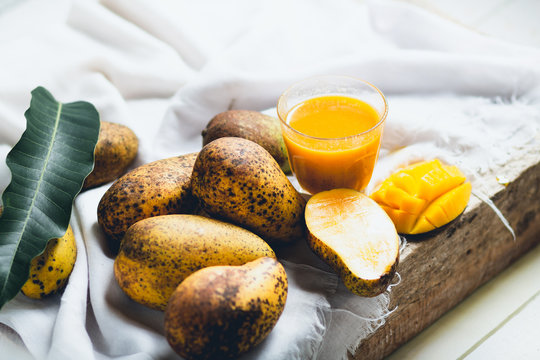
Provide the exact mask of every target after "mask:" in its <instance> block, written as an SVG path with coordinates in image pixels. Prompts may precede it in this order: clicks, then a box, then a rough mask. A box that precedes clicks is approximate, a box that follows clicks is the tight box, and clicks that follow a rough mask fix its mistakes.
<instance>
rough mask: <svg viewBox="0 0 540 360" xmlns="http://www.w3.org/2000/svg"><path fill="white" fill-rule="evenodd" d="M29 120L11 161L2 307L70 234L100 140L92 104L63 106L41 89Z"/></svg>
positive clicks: (1, 231) (1, 251) (2, 242)
mask: <svg viewBox="0 0 540 360" xmlns="http://www.w3.org/2000/svg"><path fill="white" fill-rule="evenodd" d="M24 115H25V117H26V130H25V132H24V133H23V135H22V137H21V138H20V140H19V142H17V144H15V146H14V147H13V149H11V151H10V152H9V154H8V155H7V158H6V163H7V165H8V167H9V169H10V170H11V182H10V184H9V185H8V187H7V188H6V190H5V191H4V193H3V194H2V202H3V206H4V209H3V214H2V216H1V217H0V308H2V306H3V305H4V304H5V303H6V302H8V301H9V300H11V299H12V298H13V297H14V296H15V295H17V293H18V292H19V290H20V289H21V287H22V286H23V285H24V283H25V282H26V280H27V279H28V274H29V269H30V262H31V260H32V259H33V258H34V257H35V256H37V255H39V254H41V253H42V252H43V250H44V249H45V247H46V245H47V242H48V241H49V240H50V239H53V238H58V237H61V236H63V235H64V234H65V232H66V230H67V227H68V225H69V220H70V216H71V208H72V206H73V200H74V198H75V196H77V194H78V193H79V192H80V191H81V187H82V184H83V181H84V179H85V178H86V176H88V174H89V173H90V172H91V171H92V168H93V166H94V148H95V146H96V142H97V139H98V135H99V126H100V121H99V114H98V112H97V111H96V109H95V107H94V106H93V105H92V104H90V103H87V102H83V101H78V102H74V103H69V104H62V103H60V102H58V101H56V100H55V99H54V97H53V96H52V95H51V94H50V93H49V92H48V91H47V90H46V89H44V88H42V87H38V88H36V89H34V90H33V91H32V100H31V101H30V108H28V110H27V111H26V112H25V114H24Z"/></svg>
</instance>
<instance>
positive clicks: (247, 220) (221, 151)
mask: <svg viewBox="0 0 540 360" xmlns="http://www.w3.org/2000/svg"><path fill="white" fill-rule="evenodd" d="M191 187H192V192H193V195H194V196H195V197H196V198H197V199H198V201H199V203H200V206H201V208H202V209H203V210H204V211H205V212H207V213H208V214H210V215H211V216H212V217H215V218H218V219H223V220H225V221H229V222H231V223H234V224H236V225H239V226H242V227H245V228H246V229H249V230H251V231H253V232H254V233H256V234H257V235H259V236H261V237H262V238H263V239H265V240H267V241H270V242H278V243H280V242H281V243H283V242H290V241H292V240H294V239H297V238H301V237H303V236H304V218H303V214H304V208H305V200H304V198H303V197H302V196H301V195H300V193H298V191H296V189H295V188H294V187H293V185H292V184H291V183H290V181H289V179H288V178H287V176H285V174H284V173H283V171H282V170H281V168H280V167H279V165H278V164H277V162H276V161H275V160H274V158H273V157H272V156H271V155H270V153H268V151H266V150H265V149H264V148H263V147H261V146H260V145H258V144H256V143H254V142H252V141H250V140H246V139H242V138H236V137H224V138H219V139H217V140H214V141H212V142H211V143H209V144H208V145H206V146H204V147H203V149H202V150H201V152H200V153H199V156H198V157H197V160H196V161H195V165H194V166H193V175H192V183H191Z"/></svg>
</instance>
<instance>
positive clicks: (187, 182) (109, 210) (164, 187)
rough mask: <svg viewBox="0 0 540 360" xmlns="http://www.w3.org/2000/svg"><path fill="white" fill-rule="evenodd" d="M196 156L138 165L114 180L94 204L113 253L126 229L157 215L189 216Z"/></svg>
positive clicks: (188, 155) (192, 206)
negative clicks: (96, 205)
mask: <svg viewBox="0 0 540 360" xmlns="http://www.w3.org/2000/svg"><path fill="white" fill-rule="evenodd" d="M196 157H197V153H191V154H186V155H180V156H174V157H171V158H167V159H162V160H157V161H154V162H151V163H148V164H145V165H141V166H139V167H137V168H135V169H133V170H131V171H130V172H128V173H127V174H125V175H123V176H122V177H120V178H119V179H118V180H116V181H115V182H114V183H113V184H112V185H111V187H110V188H109V189H108V190H107V191H106V192H105V194H104V195H103V197H102V198H101V200H100V202H99V204H98V210H97V215H98V223H99V225H100V226H101V228H102V230H103V232H104V233H105V235H106V236H107V239H108V241H109V246H110V248H111V250H112V251H114V252H117V251H118V247H119V245H120V241H121V240H122V238H123V237H124V234H125V233H126V231H127V230H128V228H129V227H130V226H131V225H133V224H135V223H136V222H137V221H140V220H143V219H146V218H149V217H153V216H159V215H167V214H178V213H192V212H193V211H195V208H196V202H195V201H194V199H193V196H192V195H191V172H192V170H193V164H194V163H195V159H196Z"/></svg>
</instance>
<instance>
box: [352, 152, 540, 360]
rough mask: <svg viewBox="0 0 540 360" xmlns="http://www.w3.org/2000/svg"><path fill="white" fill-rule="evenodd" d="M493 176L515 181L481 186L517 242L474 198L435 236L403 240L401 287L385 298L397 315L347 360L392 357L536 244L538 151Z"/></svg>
mask: <svg viewBox="0 0 540 360" xmlns="http://www.w3.org/2000/svg"><path fill="white" fill-rule="evenodd" d="M497 173H499V174H504V176H505V177H507V178H509V179H513V180H512V181H511V182H510V183H509V184H508V185H507V186H502V185H500V184H498V183H497V182H496V178H495V176H493V175H491V176H489V177H488V176H486V177H485V188H486V189H488V190H487V192H488V195H489V197H490V198H491V199H492V201H493V202H494V203H495V204H496V206H497V207H498V208H499V209H500V210H501V212H502V213H503V214H504V215H505V217H506V218H507V219H508V221H509V222H510V224H511V225H512V228H513V229H514V231H515V233H516V239H515V240H514V239H513V237H512V235H511V233H510V232H509V231H508V230H507V229H506V228H505V227H504V225H503V223H502V222H501V220H500V219H499V218H498V217H497V216H496V215H495V213H494V211H493V210H492V209H491V208H490V207H489V206H488V205H486V204H485V203H483V202H482V201H480V200H478V199H477V198H475V197H471V201H470V203H469V206H468V208H467V209H466V211H465V212H464V213H463V214H462V215H461V216H460V217H459V218H458V219H456V220H455V221H454V222H453V223H451V224H449V225H448V226H446V227H444V228H443V229H441V230H440V231H439V232H437V233H434V234H429V235H428V236H424V237H416V238H414V237H408V238H407V241H408V243H407V246H406V247H405V249H404V251H403V252H402V254H401V261H400V264H399V267H398V272H399V274H400V275H401V283H400V284H399V285H398V286H396V287H395V288H394V289H393V290H392V294H391V299H392V304H391V308H392V307H394V306H397V309H396V310H395V311H394V312H393V313H392V314H391V315H390V316H389V317H388V319H387V321H386V323H385V324H384V325H383V326H382V327H381V328H379V329H378V330H377V331H376V332H375V333H374V334H373V335H372V336H370V337H369V338H367V339H365V340H364V341H363V342H362V343H361V345H360V347H359V348H358V349H357V351H356V352H355V354H351V355H350V358H352V359H381V358H384V357H385V356H387V355H389V354H391V353H392V352H393V351H394V350H396V349H397V348H398V347H399V346H401V345H403V344H404V343H406V342H407V341H408V340H409V339H411V338H412V337H414V336H415V335H416V334H418V333H419V332H421V331H422V330H423V329H424V328H426V327H427V326H429V325H430V324H431V323H433V322H434V321H435V320H437V319H438V318H439V317H441V316H442V315H443V314H444V313H446V312H447V311H448V310H450V309H452V308H453V307H454V306H456V305H457V304H458V303H459V302H460V301H461V300H463V299H464V298H465V297H467V296H468V295H469V294H471V293H472V292H473V291H474V290H475V289H477V288H478V287H479V286H481V285H482V284H484V283H485V282H487V281H488V280H490V279H491V278H493V277H494V276H495V275H497V274H498V273H500V272H501V271H502V270H504V269H505V268H506V267H508V266H509V265H510V264H511V263H513V262H514V261H515V260H517V259H518V258H519V257H520V256H522V255H523V254H525V253H526V252H527V251H528V250H530V249H531V248H532V247H534V246H535V245H537V244H538V243H540V148H539V145H538V144H535V145H533V146H532V147H531V149H530V151H529V152H527V153H526V154H522V156H521V157H520V158H519V159H517V160H516V161H515V162H514V163H512V164H508V165H507V166H505V167H501V169H499V171H498V172H497ZM473 191H474V190H473Z"/></svg>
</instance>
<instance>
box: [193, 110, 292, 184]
mask: <svg viewBox="0 0 540 360" xmlns="http://www.w3.org/2000/svg"><path fill="white" fill-rule="evenodd" d="M202 137H203V146H204V145H206V144H208V143H210V142H212V141H214V140H216V139H219V138H222V137H240V138H244V139H247V140H251V141H253V142H256V143H257V144H259V145H261V146H262V147H263V148H265V149H266V151H268V152H269V153H270V155H272V157H273V158H274V159H275V160H276V162H277V163H278V164H279V166H280V167H281V169H282V170H283V172H284V173H285V174H290V173H291V167H290V165H289V159H288V155H287V148H286V147H285V141H284V140H283V135H282V134H281V125H280V122H279V119H278V118H276V117H273V116H270V115H265V114H263V113H260V112H258V111H252V110H228V111H224V112H222V113H219V114H217V115H216V116H214V117H213V118H212V119H211V120H210V122H209V123H208V124H207V125H206V128H205V129H204V130H203V132H202Z"/></svg>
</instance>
